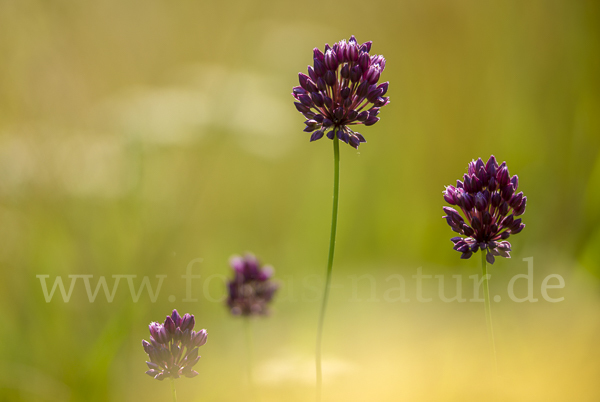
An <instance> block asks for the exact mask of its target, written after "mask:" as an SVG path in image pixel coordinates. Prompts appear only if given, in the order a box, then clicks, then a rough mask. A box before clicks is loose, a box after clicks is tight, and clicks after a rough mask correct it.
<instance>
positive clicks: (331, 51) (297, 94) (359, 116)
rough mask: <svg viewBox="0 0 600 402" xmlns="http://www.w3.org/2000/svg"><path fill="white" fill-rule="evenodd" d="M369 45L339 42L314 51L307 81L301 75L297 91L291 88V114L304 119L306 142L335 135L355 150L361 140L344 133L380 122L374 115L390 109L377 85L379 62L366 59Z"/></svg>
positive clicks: (378, 58)
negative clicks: (306, 133) (301, 116)
mask: <svg viewBox="0 0 600 402" xmlns="http://www.w3.org/2000/svg"><path fill="white" fill-rule="evenodd" d="M371 43H372V42H370V41H369V42H365V43H363V44H362V45H359V44H358V42H357V41H356V38H355V37H354V35H353V36H351V37H350V39H349V40H348V42H346V41H345V40H342V41H340V42H338V43H335V44H334V45H333V46H329V44H327V45H325V51H324V52H322V51H321V50H319V49H318V48H315V49H314V50H313V56H314V57H313V58H314V64H313V66H308V75H306V74H303V73H300V74H299V78H300V86H297V87H294V90H293V92H292V95H293V96H294V98H296V100H297V102H295V103H294V104H295V105H296V109H298V111H299V112H300V113H302V114H303V115H304V117H306V119H307V120H306V121H305V122H304V123H305V124H306V128H305V129H304V131H306V132H312V133H313V134H312V136H311V137H310V140H311V141H316V140H318V139H320V138H322V137H323V135H324V134H325V131H328V132H327V137H328V138H329V139H333V138H334V136H335V135H337V137H338V138H339V139H340V140H342V141H344V142H345V143H346V144H349V145H351V146H353V147H354V148H358V146H359V145H360V143H361V142H366V140H365V139H364V137H363V136H362V135H361V134H360V133H358V132H355V131H353V130H351V129H350V128H349V126H352V125H358V124H363V125H365V126H371V125H373V124H375V123H377V122H378V121H379V117H377V115H378V114H379V109H380V108H381V107H383V106H385V105H387V104H388V103H389V97H386V96H385V94H386V92H387V90H388V85H389V83H388V82H384V83H383V84H379V85H377V82H378V81H379V78H380V76H381V73H382V72H383V69H384V68H385V59H384V58H383V56H379V55H370V54H369V52H370V51H371Z"/></svg>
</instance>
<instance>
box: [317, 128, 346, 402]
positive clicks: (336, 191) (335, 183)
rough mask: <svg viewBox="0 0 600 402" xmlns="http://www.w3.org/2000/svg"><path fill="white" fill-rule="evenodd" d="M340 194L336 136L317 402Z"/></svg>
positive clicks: (320, 327)
mask: <svg viewBox="0 0 600 402" xmlns="http://www.w3.org/2000/svg"><path fill="white" fill-rule="evenodd" d="M339 192H340V144H339V140H338V138H337V136H335V137H334V138H333V211H332V213H331V236H330V238H329V259H328V261H327V278H326V279H325V290H324V292H323V302H322V304H321V314H320V315H319V326H318V328H317V349H316V367H317V402H320V401H321V387H322V383H323V380H322V372H321V340H322V337H323V323H324V321H325V311H326V310H327V300H328V299H329V287H330V284H331V272H332V270H333V253H334V251H335V234H336V231H337V214H338V199H339Z"/></svg>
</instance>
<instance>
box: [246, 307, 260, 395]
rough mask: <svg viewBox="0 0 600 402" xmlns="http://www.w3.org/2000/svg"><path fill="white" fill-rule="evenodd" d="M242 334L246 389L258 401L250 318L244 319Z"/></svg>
mask: <svg viewBox="0 0 600 402" xmlns="http://www.w3.org/2000/svg"><path fill="white" fill-rule="evenodd" d="M244 332H245V333H246V376H247V379H248V387H249V388H250V394H251V395H252V399H253V400H254V401H256V400H258V398H257V396H256V388H255V386H254V375H253V373H252V368H253V366H254V342H253V341H252V322H251V321H250V317H244Z"/></svg>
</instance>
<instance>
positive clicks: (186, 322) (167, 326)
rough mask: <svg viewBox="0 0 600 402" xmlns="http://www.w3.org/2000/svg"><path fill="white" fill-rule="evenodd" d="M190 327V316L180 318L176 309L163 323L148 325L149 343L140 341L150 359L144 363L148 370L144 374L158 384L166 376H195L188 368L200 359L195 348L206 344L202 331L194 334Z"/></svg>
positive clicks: (196, 373)
mask: <svg viewBox="0 0 600 402" xmlns="http://www.w3.org/2000/svg"><path fill="white" fill-rule="evenodd" d="M194 325H195V319H194V316H193V315H190V314H185V315H184V316H183V317H181V316H180V315H179V313H178V312H177V310H173V313H172V314H171V315H170V316H167V318H166V319H165V322H164V324H160V323H158V322H153V323H151V324H150V327H149V328H150V342H148V341H146V340H143V341H142V346H144V350H145V351H146V353H147V354H148V356H149V357H150V361H149V362H146V364H147V365H148V368H149V369H150V370H148V371H146V374H148V375H149V376H151V377H154V378H155V379H157V380H160V381H162V380H164V379H165V378H167V377H171V378H179V377H180V376H182V375H183V376H185V377H189V378H191V377H195V376H197V375H198V372H196V371H194V370H192V367H194V365H195V364H196V363H198V360H200V356H198V348H199V347H200V346H202V345H204V344H205V343H206V338H207V333H206V330H205V329H202V330H200V331H198V332H196V331H194V330H193V329H194Z"/></svg>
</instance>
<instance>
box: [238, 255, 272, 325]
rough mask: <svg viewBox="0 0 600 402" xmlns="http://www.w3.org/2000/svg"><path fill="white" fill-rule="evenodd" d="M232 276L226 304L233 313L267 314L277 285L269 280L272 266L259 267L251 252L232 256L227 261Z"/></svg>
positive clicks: (243, 314)
mask: <svg viewBox="0 0 600 402" xmlns="http://www.w3.org/2000/svg"><path fill="white" fill-rule="evenodd" d="M229 264H230V265H231V268H232V269H233V272H234V277H233V279H232V280H231V281H229V283H228V291H229V297H228V298H227V306H228V307H229V308H230V311H231V313H232V314H233V315H242V316H252V315H266V314H268V312H269V310H268V304H269V303H270V302H271V300H272V299H273V295H274V294H275V291H276V290H277V285H276V284H275V283H273V281H271V276H272V275H273V268H272V267H271V266H269V265H267V266H264V267H261V266H260V263H259V261H258V260H257V259H256V257H255V256H254V255H252V254H246V255H245V256H243V257H239V256H234V257H231V260H230V261H229Z"/></svg>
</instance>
